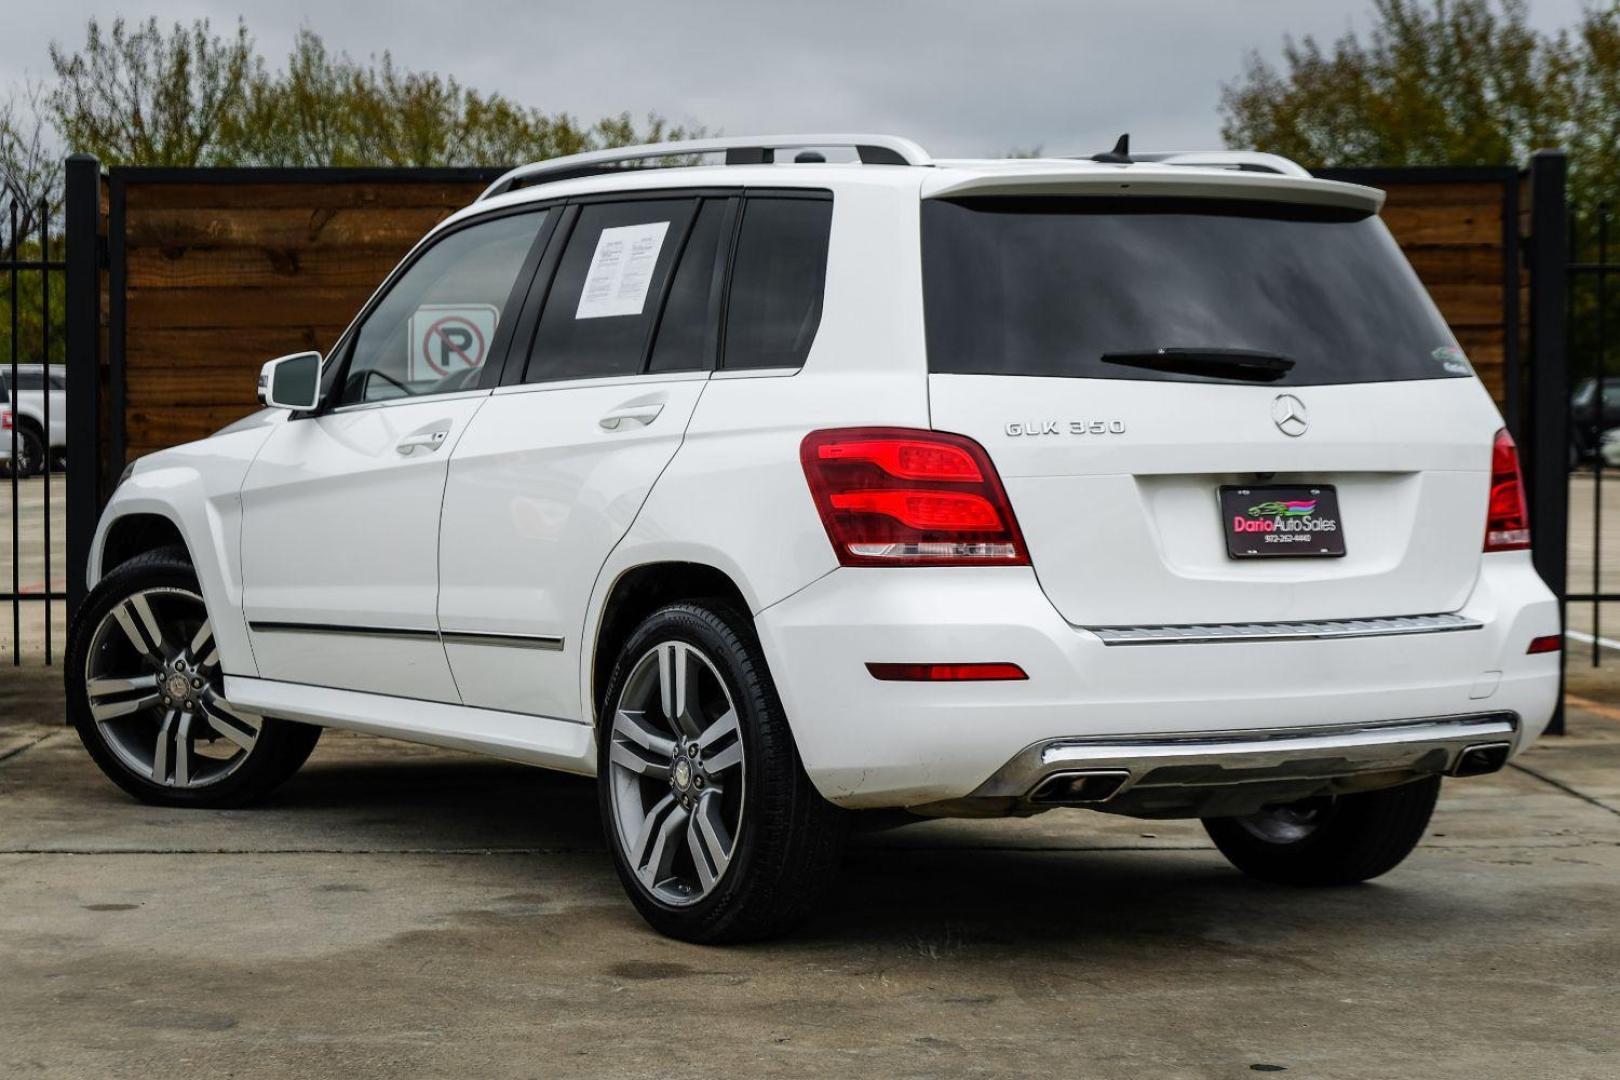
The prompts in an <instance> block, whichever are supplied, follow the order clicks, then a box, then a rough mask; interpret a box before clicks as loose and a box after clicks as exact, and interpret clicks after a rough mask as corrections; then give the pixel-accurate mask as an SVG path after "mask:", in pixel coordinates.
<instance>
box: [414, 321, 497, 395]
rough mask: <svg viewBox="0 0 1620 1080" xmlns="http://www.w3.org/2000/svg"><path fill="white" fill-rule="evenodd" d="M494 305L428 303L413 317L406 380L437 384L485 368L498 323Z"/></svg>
mask: <svg viewBox="0 0 1620 1080" xmlns="http://www.w3.org/2000/svg"><path fill="white" fill-rule="evenodd" d="M499 318H500V312H498V311H497V310H496V309H495V307H494V305H492V304H424V305H422V306H421V307H419V308H417V309H416V313H415V314H414V315H412V316H411V325H410V332H409V334H408V335H407V337H406V345H407V347H408V348H409V349H410V356H409V358H408V360H407V362H406V365H405V377H406V378H407V379H409V380H410V381H411V382H413V383H414V382H436V381H438V380H440V379H443V378H447V377H448V376H451V375H455V374H458V373H460V372H463V371H466V370H468V369H469V368H479V367H483V366H484V360H485V359H486V358H487V357H488V355H489V345H490V342H491V341H493V340H494V338H495V323H496V321H497V320H498V319H499Z"/></svg>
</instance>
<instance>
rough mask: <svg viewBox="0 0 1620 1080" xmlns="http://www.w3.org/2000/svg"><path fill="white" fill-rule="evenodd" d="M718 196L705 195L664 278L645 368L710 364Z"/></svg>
mask: <svg viewBox="0 0 1620 1080" xmlns="http://www.w3.org/2000/svg"><path fill="white" fill-rule="evenodd" d="M726 207H727V203H726V201H725V200H724V199H705V200H703V205H702V208H701V209H699V210H698V216H697V221H696V222H695V223H693V225H692V235H691V236H689V237H688V238H687V241H686V248H685V250H683V251H682V252H681V263H680V266H678V267H677V268H676V270H675V279H674V280H673V281H672V282H670V286H669V299H668V300H667V301H666V302H665V303H664V314H663V316H662V317H661V318H660V319H659V320H658V339H657V341H656V343H655V344H654V345H653V352H652V359H651V360H649V361H648V363H647V370H648V371H702V370H706V369H708V368H709V367H712V366H713V357H714V352H715V340H714V339H715V334H714V330H715V327H716V325H717V324H716V320H715V319H714V318H713V315H714V311H713V307H714V301H715V300H717V299H718V296H717V290H716V280H717V277H718V275H717V274H716V270H717V269H718V268H719V266H720V263H719V260H718V259H717V258H716V256H717V255H718V254H719V252H720V233H721V229H722V228H723V227H724V226H725V224H726Z"/></svg>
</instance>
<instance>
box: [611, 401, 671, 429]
mask: <svg viewBox="0 0 1620 1080" xmlns="http://www.w3.org/2000/svg"><path fill="white" fill-rule="evenodd" d="M663 411H664V406H663V403H662V402H655V403H653V404H651V405H632V406H630V407H629V408H625V409H615V410H614V411H613V412H610V413H608V414H607V415H606V416H604V417H602V419H600V420H598V421H597V423H599V424H601V425H602V430H603V431H619V430H620V429H622V428H624V424H625V422H626V421H628V422H630V423H632V424H640V425H641V426H642V427H646V426H647V425H648V424H650V423H652V422H653V421H654V420H656V419H658V414H659V413H661V412H663ZM625 430H628V429H625Z"/></svg>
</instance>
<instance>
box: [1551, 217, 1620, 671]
mask: <svg viewBox="0 0 1620 1080" xmlns="http://www.w3.org/2000/svg"><path fill="white" fill-rule="evenodd" d="M1612 224H1613V220H1612V210H1611V208H1610V207H1609V206H1608V205H1607V204H1602V205H1599V206H1596V207H1593V208H1590V209H1584V210H1583V209H1577V208H1572V210H1571V213H1570V215H1569V260H1570V261H1569V274H1568V282H1569V302H1568V312H1569V317H1568V325H1567V328H1566V331H1565V332H1566V336H1567V338H1568V342H1569V366H1570V369H1571V373H1572V374H1578V375H1579V376H1580V379H1579V381H1578V382H1577V383H1576V384H1575V387H1574V392H1573V393H1572V395H1571V399H1570V414H1571V415H1570V458H1571V464H1572V465H1573V466H1574V470H1573V473H1572V478H1571V479H1572V482H1571V486H1572V488H1574V487H1576V486H1577V485H1580V484H1583V482H1584V484H1585V485H1589V486H1590V488H1591V490H1590V492H1580V493H1579V494H1578V495H1577V496H1574V497H1572V504H1571V507H1570V513H1571V517H1572V518H1574V517H1575V516H1576V515H1577V514H1583V515H1586V516H1587V517H1589V519H1590V520H1589V521H1587V522H1584V523H1582V524H1583V525H1584V526H1585V528H1583V529H1582V530H1581V532H1580V533H1579V534H1576V535H1573V536H1572V537H1571V542H1572V547H1574V548H1575V549H1576V550H1577V551H1578V552H1579V553H1580V557H1579V558H1578V559H1575V560H1573V561H1574V562H1575V563H1576V564H1577V565H1575V566H1573V567H1572V571H1573V572H1575V573H1578V574H1579V575H1580V577H1579V580H1578V581H1577V582H1575V585H1576V586H1577V587H1584V591H1581V592H1571V593H1567V594H1566V595H1565V597H1564V600H1565V602H1566V604H1574V603H1589V604H1591V612H1590V614H1591V621H1590V626H1591V630H1590V632H1589V633H1583V632H1582V631H1576V633H1577V634H1579V635H1580V638H1579V640H1580V641H1581V643H1582V644H1584V645H1588V646H1590V653H1589V656H1590V663H1591V664H1592V665H1593V666H1596V665H1597V664H1598V663H1600V662H1601V660H1602V658H1603V656H1604V651H1603V650H1604V649H1610V650H1613V649H1614V648H1615V646H1614V645H1613V644H1611V641H1612V637H1605V635H1604V632H1603V605H1604V604H1606V603H1613V602H1615V601H1620V592H1616V591H1615V590H1614V589H1613V587H1612V585H1610V584H1609V583H1608V582H1606V580H1605V574H1604V571H1605V569H1606V567H1605V565H1604V560H1603V524H1604V506H1603V497H1604V486H1605V485H1604V470H1605V467H1606V466H1609V465H1610V464H1611V463H1612V464H1620V453H1616V452H1615V451H1617V450H1620V436H1617V437H1616V441H1615V443H1613V444H1611V443H1608V442H1606V441H1605V440H1606V437H1607V435H1608V433H1609V432H1610V431H1612V430H1615V429H1617V428H1620V378H1616V377H1615V376H1613V375H1610V374H1609V372H1610V371H1614V370H1616V365H1615V364H1613V363H1612V362H1611V361H1610V357H1609V353H1610V352H1611V351H1612V349H1613V346H1614V343H1613V342H1612V341H1611V340H1610V327H1611V325H1612V323H1613V322H1614V320H1615V313H1612V312H1610V311H1609V304H1610V303H1611V301H1612V300H1614V299H1615V297H1614V296H1613V294H1612V292H1611V290H1610V288H1609V277H1610V275H1612V274H1616V273H1620V262H1611V261H1610V259H1611V255H1610V246H1609V245H1610V242H1611V240H1612V239H1613V237H1612V233H1611V229H1612ZM1611 447H1612V449H1611ZM1606 451H1607V452H1606ZM1613 484H1614V481H1613V480H1610V481H1609V486H1610V488H1611V489H1613ZM1582 496H1584V498H1581V497H1582ZM1577 499H1579V500H1580V501H1576V500H1577ZM1588 500H1589V501H1588ZM1572 629H1573V628H1572ZM1586 638H1590V641H1587V640H1585V639H1586ZM1571 651H1573V650H1571Z"/></svg>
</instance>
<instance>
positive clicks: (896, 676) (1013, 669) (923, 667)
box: [866, 664, 1029, 682]
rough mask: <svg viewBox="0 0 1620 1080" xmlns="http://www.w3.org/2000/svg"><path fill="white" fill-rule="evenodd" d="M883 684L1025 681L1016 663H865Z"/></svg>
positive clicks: (1022, 670) (1025, 676) (874, 676)
mask: <svg viewBox="0 0 1620 1080" xmlns="http://www.w3.org/2000/svg"><path fill="white" fill-rule="evenodd" d="M866 670H867V671H870V672H871V673H872V677H873V678H874V679H882V680H883V681H884V682H999V681H1003V680H1007V679H1027V678H1029V676H1028V675H1025V674H1024V669H1023V668H1021V667H1019V666H1018V665H1017V664H867V665H866Z"/></svg>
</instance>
